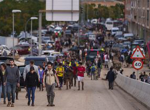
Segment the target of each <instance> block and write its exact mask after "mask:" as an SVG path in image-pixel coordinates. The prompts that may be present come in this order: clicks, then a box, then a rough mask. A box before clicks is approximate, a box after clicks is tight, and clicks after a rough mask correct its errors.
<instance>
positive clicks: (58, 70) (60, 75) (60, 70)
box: [56, 63, 65, 90]
mask: <svg viewBox="0 0 150 110" xmlns="http://www.w3.org/2000/svg"><path fill="white" fill-rule="evenodd" d="M64 71H65V70H64V67H63V66H62V63H59V66H58V67H57V68H56V73H57V76H58V79H59V83H60V86H59V89H60V90H61V88H62V85H63V76H64Z"/></svg>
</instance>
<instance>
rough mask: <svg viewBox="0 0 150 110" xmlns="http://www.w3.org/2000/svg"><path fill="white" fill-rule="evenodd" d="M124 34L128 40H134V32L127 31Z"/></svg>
mask: <svg viewBox="0 0 150 110" xmlns="http://www.w3.org/2000/svg"><path fill="white" fill-rule="evenodd" d="M123 36H124V38H125V39H127V40H133V39H134V34H133V33H125V34H124V35H123Z"/></svg>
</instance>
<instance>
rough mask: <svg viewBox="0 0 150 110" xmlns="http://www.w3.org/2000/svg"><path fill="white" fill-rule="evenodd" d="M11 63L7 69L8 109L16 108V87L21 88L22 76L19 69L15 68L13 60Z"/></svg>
mask: <svg viewBox="0 0 150 110" xmlns="http://www.w3.org/2000/svg"><path fill="white" fill-rule="evenodd" d="M9 63H10V66H7V68H6V88H7V97H8V104H7V107H10V106H11V107H14V103H15V91H16V86H18V87H20V76H19V69H18V67H17V66H15V63H14V60H13V59H11V60H10V61H9ZM11 96H12V98H11ZM11 100H12V103H11Z"/></svg>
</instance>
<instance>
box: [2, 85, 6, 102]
mask: <svg viewBox="0 0 150 110" xmlns="http://www.w3.org/2000/svg"><path fill="white" fill-rule="evenodd" d="M2 91H3V97H4V101H6V85H5V86H4V85H3V86H2Z"/></svg>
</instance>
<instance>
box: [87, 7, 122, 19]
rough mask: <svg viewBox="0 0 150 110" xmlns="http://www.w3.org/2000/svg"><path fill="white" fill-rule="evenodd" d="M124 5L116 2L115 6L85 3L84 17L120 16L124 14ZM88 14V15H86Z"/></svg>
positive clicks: (113, 17)
mask: <svg viewBox="0 0 150 110" xmlns="http://www.w3.org/2000/svg"><path fill="white" fill-rule="evenodd" d="M123 11H124V5H122V4H116V6H111V7H107V6H101V5H100V4H99V5H98V6H97V7H96V5H95V4H85V18H86V19H87V17H88V19H92V18H101V17H103V18H112V19H117V18H122V17H123V16H124V15H123V14H124V12H123ZM87 14H88V15H87Z"/></svg>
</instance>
